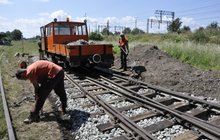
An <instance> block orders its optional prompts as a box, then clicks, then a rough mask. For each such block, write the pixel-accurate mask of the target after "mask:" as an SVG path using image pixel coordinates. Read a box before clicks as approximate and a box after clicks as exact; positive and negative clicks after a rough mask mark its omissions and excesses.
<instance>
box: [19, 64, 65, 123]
mask: <svg viewBox="0 0 220 140" xmlns="http://www.w3.org/2000/svg"><path fill="white" fill-rule="evenodd" d="M16 77H17V78H18V79H20V80H27V79H29V80H30V82H31V83H32V84H33V85H34V89H35V98H36V102H35V105H34V106H33V108H32V110H31V112H30V115H29V117H28V118H27V119H25V120H24V123H31V122H38V121H40V117H39V112H40V110H41V109H42V107H43V105H44V103H45V100H46V99H47V97H48V95H49V94H50V92H51V91H52V90H53V89H54V91H55V93H56V94H57V95H58V96H59V98H60V101H61V103H62V114H63V115H64V114H66V107H67V97H66V91H65V88H64V71H63V69H62V67H60V66H58V65H56V64H54V63H52V62H50V61H46V60H39V61H36V62H34V63H32V64H31V65H29V66H28V67H27V69H20V70H18V71H17V73H16Z"/></svg>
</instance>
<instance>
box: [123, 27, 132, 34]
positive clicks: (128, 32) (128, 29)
mask: <svg viewBox="0 0 220 140" xmlns="http://www.w3.org/2000/svg"><path fill="white" fill-rule="evenodd" d="M122 32H123V33H125V34H130V33H131V29H130V28H129V27H126V28H125V29H124V30H123V31H122Z"/></svg>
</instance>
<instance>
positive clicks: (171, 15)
mask: <svg viewBox="0 0 220 140" xmlns="http://www.w3.org/2000/svg"><path fill="white" fill-rule="evenodd" d="M155 16H156V17H157V19H147V33H149V23H150V27H151V28H152V23H158V29H160V24H164V23H166V24H167V27H168V25H169V23H171V22H173V21H174V16H175V13H174V12H170V11H163V10H156V11H155ZM164 16H166V17H167V19H170V18H171V21H170V20H164V19H163V17H164ZM158 17H159V19H158Z"/></svg>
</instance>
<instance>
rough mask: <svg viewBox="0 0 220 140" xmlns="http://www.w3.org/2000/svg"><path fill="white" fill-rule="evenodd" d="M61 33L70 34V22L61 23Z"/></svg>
mask: <svg viewBox="0 0 220 140" xmlns="http://www.w3.org/2000/svg"><path fill="white" fill-rule="evenodd" d="M59 34H60V35H70V26H69V24H62V23H61V24H60V25H59Z"/></svg>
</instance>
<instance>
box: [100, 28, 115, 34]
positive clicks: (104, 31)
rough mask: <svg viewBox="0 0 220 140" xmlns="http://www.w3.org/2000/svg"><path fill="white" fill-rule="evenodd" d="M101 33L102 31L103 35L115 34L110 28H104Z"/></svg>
mask: <svg viewBox="0 0 220 140" xmlns="http://www.w3.org/2000/svg"><path fill="white" fill-rule="evenodd" d="M101 33H102V34H103V35H113V33H112V32H110V31H109V30H108V28H104V29H103V30H102V32H101Z"/></svg>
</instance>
